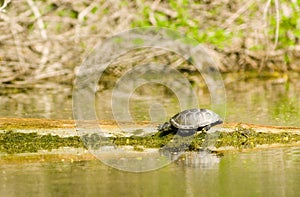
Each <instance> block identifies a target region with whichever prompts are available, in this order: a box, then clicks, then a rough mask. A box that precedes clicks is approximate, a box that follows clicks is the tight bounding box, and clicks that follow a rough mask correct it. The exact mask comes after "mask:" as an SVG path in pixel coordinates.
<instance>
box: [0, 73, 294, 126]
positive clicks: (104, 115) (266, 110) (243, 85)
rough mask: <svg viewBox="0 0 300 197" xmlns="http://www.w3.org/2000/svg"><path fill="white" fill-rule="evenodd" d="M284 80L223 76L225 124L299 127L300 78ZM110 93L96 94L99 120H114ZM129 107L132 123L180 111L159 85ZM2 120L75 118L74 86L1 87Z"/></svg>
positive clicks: (200, 92)
mask: <svg viewBox="0 0 300 197" xmlns="http://www.w3.org/2000/svg"><path fill="white" fill-rule="evenodd" d="M280 79H281V78H279V79H278V78H269V79H265V78H249V77H247V75H234V74H227V75H224V76H223V80H224V83H225V88H226V98H227V100H226V115H225V117H224V119H225V122H244V123H253V124H262V125H281V126H300V121H299V120H300V76H299V75H297V74H296V75H291V77H290V79H289V81H288V82H280ZM279 82H280V83H279ZM107 83H108V82H107ZM110 83H111V81H110ZM111 86H113V84H112V85H111ZM183 91H185V90H183ZM194 91H195V92H196V94H197V96H198V99H199V106H200V107H202V108H211V100H210V94H209V91H208V89H207V88H206V87H205V86H203V87H202V86H201V87H200V86H199V85H198V86H197V85H195V86H194ZM111 93H112V89H108V90H104V91H101V92H98V93H97V94H96V103H95V106H96V113H97V116H98V119H99V120H113V119H114V114H113V113H112V107H111V100H112V97H111ZM184 95H187V96H186V97H188V93H186V92H184ZM127 105H128V106H124V107H127V108H128V110H129V111H130V116H131V117H132V120H133V121H137V122H139V121H152V122H157V123H160V122H164V121H166V120H168V119H169V118H170V117H171V116H173V115H174V114H176V113H177V112H178V111H180V105H179V101H178V99H177V97H176V96H175V95H174V93H172V92H171V91H170V90H168V89H167V88H165V87H164V86H161V85H157V84H156V85H155V84H147V85H144V86H141V87H139V88H137V89H136V90H135V91H133V94H132V95H131V98H130V100H129V103H128V104H127ZM188 105H189V104H187V106H188ZM122 106H123V105H122ZM0 117H34V118H50V119H72V118H73V114H72V87H71V86H67V85H50V86H45V87H44V86H39V87H36V88H19V89H18V88H17V89H16V88H2V89H1V90H0Z"/></svg>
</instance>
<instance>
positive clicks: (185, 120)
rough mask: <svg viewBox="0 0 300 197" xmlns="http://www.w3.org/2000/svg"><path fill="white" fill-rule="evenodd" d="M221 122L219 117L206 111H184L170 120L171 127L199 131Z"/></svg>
mask: <svg viewBox="0 0 300 197" xmlns="http://www.w3.org/2000/svg"><path fill="white" fill-rule="evenodd" d="M221 122H222V120H221V119H220V117H219V115H218V114H216V113H215V112H213V111H211V110H208V109H188V110H184V111H182V112H180V113H178V114H176V115H175V116H173V117H172V118H171V119H170V123H171V124H172V126H173V127H175V128H178V129H199V128H203V127H205V126H208V125H214V124H216V123H221Z"/></svg>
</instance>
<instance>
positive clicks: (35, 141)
mask: <svg viewBox="0 0 300 197" xmlns="http://www.w3.org/2000/svg"><path fill="white" fill-rule="evenodd" d="M212 136H214V137H212ZM210 138H211V139H212V140H213V141H212V143H213V144H214V145H215V146H216V147H217V148H222V147H228V146H231V147H234V148H236V149H249V148H254V147H256V146H257V145H261V144H274V143H279V144H290V143H295V142H299V141H300V135H298V134H292V133H287V132H282V133H258V132H255V131H254V130H253V129H243V128H239V129H236V130H235V131H234V132H216V133H214V134H206V133H204V132H202V133H198V134H197V135H195V136H190V137H180V136H174V135H173V134H169V135H165V136H162V135H161V133H160V132H158V133H156V134H155V135H152V136H146V137H137V136H132V137H112V138H110V140H111V142H112V143H114V145H116V146H132V147H133V150H134V151H143V150H144V149H145V148H162V149H164V150H169V151H174V152H176V151H195V150H199V149H201V147H203V143H204V144H205V145H204V147H205V146H206V145H207V143H210V142H209V139H210ZM82 140H83V142H84V143H86V144H87V145H88V147H89V148H92V149H99V148H100V147H101V137H99V136H98V135H97V134H91V135H85V136H83V139H82ZM82 140H81V139H80V137H78V136H74V137H59V136H57V135H50V134H48V135H38V134H37V133H19V132H14V131H12V130H10V131H6V132H4V133H0V152H1V153H8V154H15V153H26V152H27V153H32V152H37V151H38V150H49V151H51V150H52V149H58V148H60V147H75V148H79V147H84V145H83V144H84V143H83V142H82ZM105 142H107V141H105ZM102 143H103V142H102ZM103 145H104V144H103Z"/></svg>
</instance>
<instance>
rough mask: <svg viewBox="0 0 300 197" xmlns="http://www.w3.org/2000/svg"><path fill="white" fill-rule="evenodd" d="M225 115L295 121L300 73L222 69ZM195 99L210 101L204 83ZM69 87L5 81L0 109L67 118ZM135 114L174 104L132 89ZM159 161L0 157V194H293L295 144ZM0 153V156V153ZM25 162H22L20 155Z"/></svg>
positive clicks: (154, 90) (100, 102) (106, 106)
mask: <svg viewBox="0 0 300 197" xmlns="http://www.w3.org/2000/svg"><path fill="white" fill-rule="evenodd" d="M224 82H225V86H226V97H227V101H226V103H227V106H226V112H227V113H226V118H225V121H226V122H246V123H254V124H263V125H286V126H288V125H289V126H300V121H299V120H300V77H299V76H298V75H296V76H293V77H291V78H289V81H288V82H281V81H280V80H278V78H274V79H257V78H255V79H251V78H247V77H246V76H234V75H224ZM194 87H195V90H196V92H197V96H198V97H199V105H200V107H205V108H210V104H211V101H210V95H209V92H208V90H207V89H206V88H205V87H203V88H202V87H200V86H197V85H195V86H194ZM71 91H72V89H71V87H69V86H64V85H61V86H55V88H54V87H50V88H47V87H38V88H29V89H24V88H22V89H15V88H5V89H1V91H0V92H1V93H0V117H34V118H50V119H72V117H73V116H72V95H71ZM110 93H111V91H103V92H99V93H97V99H96V101H97V102H96V108H97V115H98V118H99V119H100V120H112V119H114V116H113V113H112V110H111V107H110V104H111V102H110V101H111V95H110ZM128 105H129V109H130V113H131V116H132V118H133V120H135V121H143V120H148V121H153V122H163V121H164V120H166V119H168V118H169V117H170V116H172V115H173V114H175V113H177V112H178V111H179V110H180V108H179V105H178V100H177V99H176V97H175V95H174V94H172V92H170V91H168V90H167V89H166V88H164V87H161V86H157V85H154V86H151V84H150V85H146V86H144V87H141V88H139V89H137V90H136V91H135V92H134V93H133V94H132V97H131V99H130V101H129V104H128ZM193 154H194V155H188V156H186V157H185V158H183V159H180V160H178V161H177V162H175V163H172V164H171V165H168V166H167V167H165V168H162V169H159V170H155V171H151V172H147V173H130V172H124V171H119V170H116V169H113V168H110V167H108V166H106V165H104V164H102V163H101V162H99V161H82V162H72V163H70V162H58V163H51V162H50V163H28V164H22V165H20V164H2V165H0V174H1V178H0V196H89V195H91V196H298V195H299V193H300V187H299V185H300V148H299V147H289V148H269V149H264V150H259V151H250V152H232V153H230V152H228V153H225V155H224V156H223V157H215V156H212V155H208V156H206V157H203V156H201V155H197V153H193ZM0 159H1V158H0ZM25 163H26V162H25Z"/></svg>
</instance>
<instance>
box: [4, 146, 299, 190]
mask: <svg viewBox="0 0 300 197" xmlns="http://www.w3.org/2000/svg"><path fill="white" fill-rule="evenodd" d="M299 166H300V147H294V148H275V149H267V150H260V151H255V152H245V153H241V152H239V153H227V154H225V155H224V156H223V157H220V158H218V157H215V156H205V157H203V156H202V157H201V155H199V154H198V155H197V154H195V153H194V154H193V155H187V156H186V157H183V159H180V160H178V161H177V162H175V163H172V164H171V165H169V166H167V167H164V168H162V169H159V170H155V171H151V172H147V173H130V172H124V171H118V170H115V169H113V168H110V167H107V166H105V165H103V164H102V163H100V162H99V161H83V162H73V163H71V162H58V163H30V164H23V165H17V164H9V165H8V164H6V165H1V166H0V173H1V179H0V193H1V196H298V195H299V193H300V187H299V184H300V167H299Z"/></svg>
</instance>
